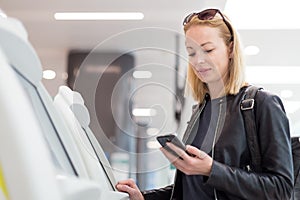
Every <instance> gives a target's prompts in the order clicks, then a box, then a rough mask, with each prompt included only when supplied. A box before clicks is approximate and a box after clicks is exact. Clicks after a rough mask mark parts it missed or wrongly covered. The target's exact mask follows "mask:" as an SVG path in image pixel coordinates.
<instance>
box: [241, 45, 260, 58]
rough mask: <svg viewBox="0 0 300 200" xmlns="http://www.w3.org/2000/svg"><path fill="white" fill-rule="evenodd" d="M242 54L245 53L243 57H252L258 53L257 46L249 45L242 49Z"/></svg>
mask: <svg viewBox="0 0 300 200" xmlns="http://www.w3.org/2000/svg"><path fill="white" fill-rule="evenodd" d="M244 52H245V55H248V56H254V55H257V54H258V53H259V48H258V47H257V46H253V45H250V46H247V47H246V48H245V49H244Z"/></svg>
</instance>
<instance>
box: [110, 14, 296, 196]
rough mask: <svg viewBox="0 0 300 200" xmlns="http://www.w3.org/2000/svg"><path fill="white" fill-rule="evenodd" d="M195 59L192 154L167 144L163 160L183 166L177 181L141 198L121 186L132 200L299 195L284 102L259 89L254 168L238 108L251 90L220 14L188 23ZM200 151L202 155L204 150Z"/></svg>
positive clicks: (128, 183)
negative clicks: (257, 155) (295, 188)
mask: <svg viewBox="0 0 300 200" xmlns="http://www.w3.org/2000/svg"><path fill="white" fill-rule="evenodd" d="M183 25H184V31H185V36H186V43H185V44H186V49H187V51H188V55H189V68H188V74H187V81H188V83H189V85H190V93H191V94H192V95H193V97H194V99H195V100H197V101H198V102H199V104H198V105H197V106H196V107H195V108H194V112H193V115H192V118H191V121H190V122H189V125H188V127H187V130H186V132H185V135H184V139H183V140H184V142H186V144H189V145H187V149H186V151H187V152H188V154H187V153H186V152H184V151H182V150H181V149H179V148H177V147H176V146H174V145H172V144H171V143H168V146H169V147H170V148H171V149H173V150H174V151H176V152H177V153H178V154H179V155H180V157H181V158H182V159H176V157H175V156H174V155H173V154H170V153H169V152H168V151H166V150H165V149H163V148H161V151H162V152H163V153H164V155H165V156H166V157H167V158H168V159H169V160H170V161H171V162H172V163H173V165H174V166H175V167H176V168H177V173H176V178H175V183H174V184H173V185H170V186H167V187H165V188H161V189H156V190H151V191H144V192H140V191H139V189H138V188H137V186H136V185H135V183H134V182H133V181H132V180H125V181H120V182H119V183H118V184H117V185H116V188H117V189H118V190H119V191H123V192H127V193H129V195H130V198H131V199H134V200H142V199H146V200H147V199H155V200H160V199H166V200H167V199H176V200H178V199H184V200H193V199H201V200H206V199H207V200H208V199H230V200H235V199H259V200H262V199H272V200H275V199H281V200H288V199H289V198H290V197H291V193H292V190H293V167H292V155H291V150H290V149H291V148H290V133H289V122H288V119H287V117H286V115H285V111H284V108H283V105H282V102H281V100H280V99H279V97H277V96H275V95H273V94H270V93H268V92H266V91H259V92H258V93H257V95H256V99H255V102H256V103H255V107H254V108H255V116H256V126H257V132H258V133H257V134H258V140H259V146H260V150H261V155H262V164H261V165H262V166H261V167H262V172H254V171H253V170H252V169H251V161H250V155H249V154H250V153H249V149H248V146H247V138H246V133H245V128H244V121H243V117H242V113H241V110H240V103H241V101H242V99H243V95H244V92H245V89H246V88H247V84H246V82H245V79H244V66H243V62H242V50H241V47H240V42H239V40H238V35H237V33H236V31H235V30H234V29H233V27H232V25H231V24H230V22H229V21H228V20H227V19H226V18H225V17H224V15H223V14H222V13H221V12H220V11H219V10H217V9H207V10H204V11H202V12H199V13H192V14H190V15H188V16H187V17H186V18H185V20H184V23H183ZM200 149H201V150H200Z"/></svg>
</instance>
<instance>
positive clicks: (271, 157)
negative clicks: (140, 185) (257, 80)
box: [143, 88, 293, 200]
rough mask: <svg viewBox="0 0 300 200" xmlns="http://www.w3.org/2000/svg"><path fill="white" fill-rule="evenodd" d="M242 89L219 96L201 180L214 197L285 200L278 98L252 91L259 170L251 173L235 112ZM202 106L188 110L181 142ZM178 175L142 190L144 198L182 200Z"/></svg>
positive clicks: (285, 129) (289, 167)
mask: <svg viewBox="0 0 300 200" xmlns="http://www.w3.org/2000/svg"><path fill="white" fill-rule="evenodd" d="M244 90H245V88H242V89H241V91H240V92H239V93H238V94H237V95H228V96H226V98H221V99H220V102H219V106H220V115H219V119H218V121H219V122H218V125H217V128H216V133H215V134H216V138H217V140H216V143H215V145H214V148H213V159H214V162H213V165H212V170H211V174H210V176H209V177H207V178H206V179H205V182H204V184H207V185H210V186H212V187H213V188H215V199H218V200H223V199H230V200H237V199H250V200H253V199H257V200H264V199H270V200H289V199H290V197H291V194H292V191H293V164H292V153H291V143H290V132H289V122H288V119H287V117H286V114H285V111H284V108H283V105H282V102H281V100H280V98H279V97H278V96H276V95H273V94H270V93H268V92H266V91H263V90H262V91H258V93H257V96H256V99H255V107H254V109H255V116H256V125H257V131H258V140H259V145H260V149H261V155H262V169H263V171H262V172H261V173H255V172H253V171H251V166H250V156H249V150H248V146H247V140H246V135H245V134H246V133H245V130H244V122H243V117H242V113H241V110H240V103H241V100H242V98H243V94H244ZM203 104H205V101H204V102H203V103H202V104H201V105H197V106H196V108H195V109H194V111H193V114H192V117H191V120H190V122H189V124H188V127H187V130H186V132H185V135H184V138H183V140H184V141H185V142H187V143H189V138H190V137H191V135H193V133H194V132H195V131H197V130H196V129H197V126H196V124H198V120H199V116H200V113H201V111H202V107H203V106H204V105H203ZM181 173H182V172H180V171H177V174H176V178H175V183H174V184H172V185H170V186H167V187H165V188H161V189H156V190H150V191H144V192H143V195H144V197H145V200H154V199H155V200H169V199H176V200H180V199H182V185H181V177H180V176H181Z"/></svg>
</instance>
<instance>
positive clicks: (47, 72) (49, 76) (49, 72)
mask: <svg viewBox="0 0 300 200" xmlns="http://www.w3.org/2000/svg"><path fill="white" fill-rule="evenodd" d="M55 77H56V73H55V71H53V70H49V69H48V70H44V71H43V78H44V79H49V80H51V79H54V78H55Z"/></svg>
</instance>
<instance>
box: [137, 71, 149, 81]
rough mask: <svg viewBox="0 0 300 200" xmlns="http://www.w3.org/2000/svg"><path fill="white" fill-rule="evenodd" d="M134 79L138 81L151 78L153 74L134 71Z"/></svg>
mask: <svg viewBox="0 0 300 200" xmlns="http://www.w3.org/2000/svg"><path fill="white" fill-rule="evenodd" d="M133 77H134V78H137V79H140V78H141V79H144V78H151V77H152V73H151V72H150V71H134V72H133Z"/></svg>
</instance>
